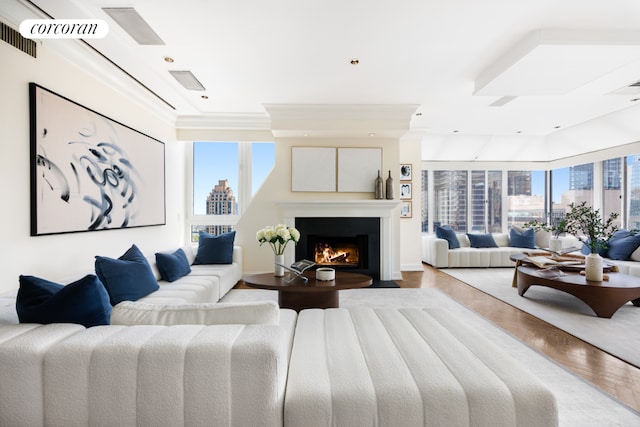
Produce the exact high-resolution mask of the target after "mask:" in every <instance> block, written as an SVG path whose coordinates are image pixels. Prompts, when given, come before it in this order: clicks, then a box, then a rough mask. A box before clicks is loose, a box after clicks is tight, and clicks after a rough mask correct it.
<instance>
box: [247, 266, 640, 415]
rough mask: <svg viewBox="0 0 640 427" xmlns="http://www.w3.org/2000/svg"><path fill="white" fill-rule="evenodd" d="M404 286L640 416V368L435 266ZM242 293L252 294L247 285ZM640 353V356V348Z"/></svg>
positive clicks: (410, 276) (407, 278)
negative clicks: (444, 302)
mask: <svg viewBox="0 0 640 427" xmlns="http://www.w3.org/2000/svg"><path fill="white" fill-rule="evenodd" d="M398 284H399V285H400V287H403V288H436V289H440V290H441V291H443V292H444V293H445V294H447V295H449V296H450V297H451V298H453V299H454V300H456V301H458V302H459V303H461V304H463V305H465V306H466V307H468V308H469V309H471V310H473V311H475V312H476V313H478V314H480V315H481V316H483V317H485V318H486V319H488V320H489V321H491V322H493V323H494V324H496V325H497V326H498V327H500V328H502V329H504V330H505V331H507V332H509V333H510V334H511V335H513V336H515V337H517V338H518V339H520V340H521V341H522V342H524V343H525V344H527V345H528V346H530V347H532V348H534V349H536V350H538V351H540V352H541V353H543V354H545V355H547V357H549V358H551V359H553V360H555V361H556V362H557V363H558V364H560V365H562V366H564V367H565V368H566V369H567V370H569V371H571V372H573V373H574V374H576V375H578V376H580V377H582V378H584V379H585V380H587V381H589V382H590V383H592V384H594V385H595V386H596V387H599V388H600V389H601V390H603V391H604V392H606V393H609V394H610V395H612V396H613V397H615V398H616V399H618V400H619V401H621V402H622V403H624V404H626V405H627V406H629V407H631V408H633V409H635V410H636V411H640V369H638V368H636V367H634V366H632V365H629V364H628V363H625V362H623V361H621V360H620V359H618V358H616V357H614V356H611V355H610V354H608V353H605V352H604V351H602V350H599V349H597V348H596V347H594V346H592V345H590V344H588V343H586V342H584V341H582V340H580V339H578V338H576V337H574V336H572V335H570V334H568V333H566V332H564V331H562V330H561V329H558V328H556V327H554V326H552V325H550V324H548V323H546V322H544V321H542V320H540V319H538V318H537V317H534V316H531V315H530V314H527V313H525V312H523V311H521V310H518V309H517V308H515V307H513V306H511V305H509V304H506V303H504V302H502V301H500V300H499V299H497V298H494V297H492V296H490V295H488V294H485V293H484V292H481V291H479V290H477V289H475V288H473V287H471V286H469V285H467V284H466V283H464V282H461V281H459V280H457V279H454V278H453V277H451V276H449V275H447V274H445V273H443V272H441V271H439V270H438V269H435V268H432V267H431V266H429V265H426V264H423V271H411V272H403V273H402V280H401V281H398ZM510 285H511V284H510V283H509V284H506V286H510ZM236 288H242V289H249V288H248V287H247V286H246V285H244V284H243V283H242V282H240V283H239V284H238V285H236ZM639 310H640V308H639ZM639 326H640V325H639ZM638 348H639V350H638V351H640V343H638Z"/></svg>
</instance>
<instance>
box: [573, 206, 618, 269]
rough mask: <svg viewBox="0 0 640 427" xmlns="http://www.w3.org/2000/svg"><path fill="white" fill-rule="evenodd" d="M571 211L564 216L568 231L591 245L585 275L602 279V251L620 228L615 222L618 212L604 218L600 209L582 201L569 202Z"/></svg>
mask: <svg viewBox="0 0 640 427" xmlns="http://www.w3.org/2000/svg"><path fill="white" fill-rule="evenodd" d="M569 209H570V210H569V212H567V214H566V215H565V217H564V220H565V222H566V232H567V233H570V234H573V235H574V236H575V237H577V238H578V239H579V240H580V241H581V242H582V243H584V244H585V245H586V246H588V247H589V249H590V250H591V253H590V254H589V255H587V257H586V259H585V276H586V278H587V280H595V281H601V280H602V257H601V256H600V251H601V250H603V249H606V248H607V241H608V240H609V238H610V237H611V236H612V235H613V233H615V232H616V230H618V226H617V225H615V224H614V222H615V220H616V219H617V218H618V214H617V213H615V212H612V213H610V214H609V217H608V218H607V219H606V220H603V218H602V216H601V215H600V210H599V209H593V208H592V207H591V206H588V205H587V202H582V203H580V204H578V205H576V204H574V203H571V204H569Z"/></svg>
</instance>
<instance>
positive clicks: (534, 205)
mask: <svg viewBox="0 0 640 427" xmlns="http://www.w3.org/2000/svg"><path fill="white" fill-rule="evenodd" d="M546 211H547V210H546V208H545V172H544V171H508V172H507V212H508V213H507V216H508V223H507V225H508V226H512V225H515V226H517V227H522V225H524V224H525V223H527V222H530V221H533V220H537V221H539V222H546V219H545V216H546V215H545V212H546Z"/></svg>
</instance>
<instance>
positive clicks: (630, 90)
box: [611, 80, 640, 95]
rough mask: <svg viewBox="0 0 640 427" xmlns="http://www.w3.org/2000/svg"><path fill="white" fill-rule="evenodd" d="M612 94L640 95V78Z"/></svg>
mask: <svg viewBox="0 0 640 427" xmlns="http://www.w3.org/2000/svg"><path fill="white" fill-rule="evenodd" d="M611 94H612V95H638V94H640V80H638V81H637V82H635V83H631V84H629V85H626V86H623V87H621V88H620V89H616V90H614V91H613V92H611Z"/></svg>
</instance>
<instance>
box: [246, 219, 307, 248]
mask: <svg viewBox="0 0 640 427" xmlns="http://www.w3.org/2000/svg"><path fill="white" fill-rule="evenodd" d="M256 239H257V240H258V242H260V246H262V244H263V243H265V242H268V243H269V245H271V249H273V253H274V254H275V255H282V254H284V250H285V248H286V247H287V244H288V243H289V242H291V241H293V242H294V244H296V243H298V240H300V232H299V231H298V230H297V229H296V228H295V227H287V226H286V225H284V224H278V225H276V226H275V227H273V226H267V227H265V228H263V229H262V230H258V232H257V233H256Z"/></svg>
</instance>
